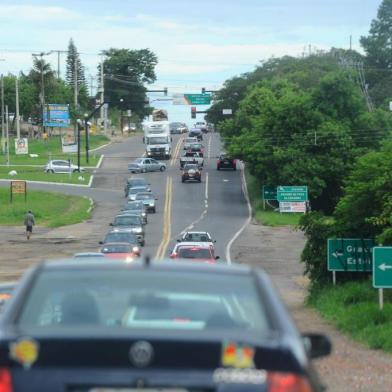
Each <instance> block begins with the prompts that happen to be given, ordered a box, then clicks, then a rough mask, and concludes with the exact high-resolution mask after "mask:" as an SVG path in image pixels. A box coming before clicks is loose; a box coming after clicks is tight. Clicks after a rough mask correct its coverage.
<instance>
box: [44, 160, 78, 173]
mask: <svg viewBox="0 0 392 392" xmlns="http://www.w3.org/2000/svg"><path fill="white" fill-rule="evenodd" d="M44 170H45V172H46V173H69V172H72V173H77V172H79V169H78V167H77V166H76V165H74V164H72V163H70V161H66V160H60V159H53V160H51V161H49V162H48V163H47V164H46V166H45V169H44ZM80 171H81V172H82V171H85V169H84V168H83V167H80Z"/></svg>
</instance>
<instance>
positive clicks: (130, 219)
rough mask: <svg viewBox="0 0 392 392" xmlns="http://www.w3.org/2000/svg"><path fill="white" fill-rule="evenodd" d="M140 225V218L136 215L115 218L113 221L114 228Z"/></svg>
mask: <svg viewBox="0 0 392 392" xmlns="http://www.w3.org/2000/svg"><path fill="white" fill-rule="evenodd" d="M139 224H140V217H139V216H137V215H124V216H117V217H116V218H115V219H114V226H135V225H139Z"/></svg>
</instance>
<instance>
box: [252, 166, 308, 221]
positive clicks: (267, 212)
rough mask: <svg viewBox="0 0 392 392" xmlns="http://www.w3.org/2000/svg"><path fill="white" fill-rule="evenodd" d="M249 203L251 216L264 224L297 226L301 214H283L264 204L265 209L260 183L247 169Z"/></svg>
mask: <svg viewBox="0 0 392 392" xmlns="http://www.w3.org/2000/svg"><path fill="white" fill-rule="evenodd" d="M245 177H246V182H247V186H248V193H249V199H250V203H251V205H252V213H253V217H254V218H255V219H256V221H257V222H258V223H260V224H262V225H265V226H293V227H296V226H298V223H299V220H300V218H301V216H302V215H303V214H284V213H280V212H279V211H275V210H274V208H273V207H271V206H269V205H266V207H265V209H264V206H263V201H262V198H261V189H262V185H260V184H259V182H258V181H257V179H256V177H255V176H252V175H251V174H250V173H249V172H248V171H247V170H246V172H245ZM275 204H276V203H275Z"/></svg>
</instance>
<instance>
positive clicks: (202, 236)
mask: <svg viewBox="0 0 392 392" xmlns="http://www.w3.org/2000/svg"><path fill="white" fill-rule="evenodd" d="M184 241H193V242H210V241H211V238H210V237H209V236H208V234H206V233H187V234H186V235H185V237H184Z"/></svg>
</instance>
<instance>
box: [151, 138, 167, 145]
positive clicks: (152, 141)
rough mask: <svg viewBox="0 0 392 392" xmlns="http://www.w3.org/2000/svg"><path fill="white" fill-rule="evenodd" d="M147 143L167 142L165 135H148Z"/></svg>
mask: <svg viewBox="0 0 392 392" xmlns="http://www.w3.org/2000/svg"><path fill="white" fill-rule="evenodd" d="M147 140H148V141H147V143H148V144H165V143H167V138H166V137H149V138H148V139H147Z"/></svg>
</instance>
